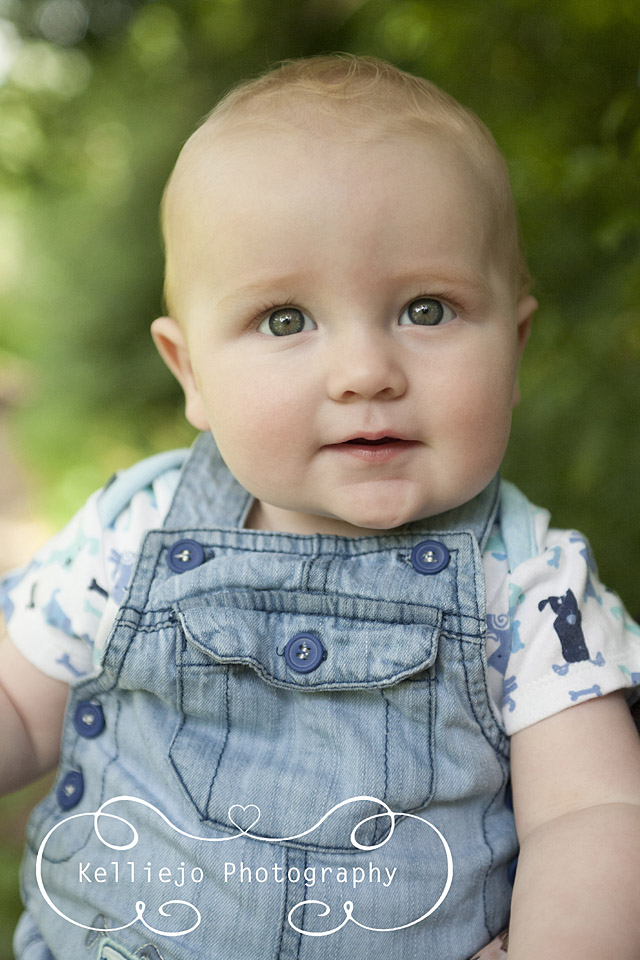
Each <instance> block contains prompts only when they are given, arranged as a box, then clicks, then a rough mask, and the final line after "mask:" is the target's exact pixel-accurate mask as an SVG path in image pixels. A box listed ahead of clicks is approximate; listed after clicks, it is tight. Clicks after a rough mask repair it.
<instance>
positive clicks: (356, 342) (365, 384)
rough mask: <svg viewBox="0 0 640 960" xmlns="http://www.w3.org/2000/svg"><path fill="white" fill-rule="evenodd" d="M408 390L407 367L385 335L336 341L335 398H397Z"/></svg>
mask: <svg viewBox="0 0 640 960" xmlns="http://www.w3.org/2000/svg"><path fill="white" fill-rule="evenodd" d="M406 389H407V380H406V374H405V371H404V369H403V368H402V365H401V363H400V362H399V360H398V358H397V357H396V356H395V353H394V350H393V348H392V346H391V345H390V344H389V343H388V342H387V341H386V339H385V338H383V337H373V336H372V337H352V338H351V339H350V341H349V342H348V343H347V342H341V343H340V344H336V347H335V349H334V350H333V351H332V355H331V357H330V359H329V363H328V393H329V396H330V397H331V398H332V399H333V400H339V401H343V402H344V401H349V400H355V399H366V400H372V399H374V398H376V399H379V400H393V399H395V398H396V397H399V396H402V394H403V393H404V392H405V390H406Z"/></svg>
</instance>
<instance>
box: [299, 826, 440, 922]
mask: <svg viewBox="0 0 640 960" xmlns="http://www.w3.org/2000/svg"><path fill="white" fill-rule="evenodd" d="M379 816H381V817H385V816H386V814H385V813H381V814H375V815H374V816H372V817H367V818H366V819H365V820H361V821H360V823H359V824H358V826H357V827H356V828H355V829H356V830H357V829H358V827H361V826H362V824H363V823H367V821H369V820H376V819H377V818H378V817H379ZM396 816H402V817H407V818H411V819H412V820H420V822H421V823H424V824H426V825H427V826H428V827H430V828H431V830H433V831H434V832H435V833H436V834H437V836H438V839H439V840H440V842H441V843H442V846H443V848H444V852H445V856H446V858H447V879H446V881H445V884H444V887H443V888H442V892H441V894H440V896H439V897H438V899H437V900H436V902H435V903H434V905H433V906H432V907H430V908H429V910H427V912H426V913H423V914H422V916H420V917H418V918H417V919H416V920H410V921H409V923H403V924H402V925H401V926H399V927H368V926H367V925H366V924H365V923H360V921H359V920H356V919H355V917H354V916H353V903H352V901H351V900H345V902H344V903H343V904H342V909H343V910H344V920H343V921H342V923H340V924H338V926H337V927H333V928H332V929H331V930H321V931H320V930H318V931H313V930H303V929H302V928H301V927H297V926H296V924H295V923H294V922H293V919H292V917H293V915H294V913H295V912H296V910H300V909H302V908H303V907H304V906H305V905H306V904H318V905H319V906H321V907H324V909H323V910H322V911H321V912H319V913H318V916H319V917H326V916H327V914H328V913H330V912H331V907H329V905H328V904H326V903H324V902H323V901H322V900H303V901H301V902H300V903H297V904H296V905H295V907H292V908H291V910H290V911H289V914H288V917H287V919H288V921H289V925H290V926H292V927H293V929H294V930H296V931H297V932H298V933H302V934H303V935H304V936H305V937H330V936H331V935H332V934H334V933H337V932H338V930H342V928H343V927H344V926H346V924H347V923H355V925H356V926H357V927H360V928H361V929H362V930H369V931H371V932H372V933H393V932H395V931H396V930H406V928H407V927H413V926H415V925H416V923H420V922H421V921H422V920H426V918H427V917H429V916H431V914H432V913H435V912H436V910H437V909H438V907H439V906H440V904H441V903H442V902H443V900H444V898H445V897H446V896H447V894H448V893H449V890H450V889H451V884H452V882H453V857H452V856H451V849H450V848H449V844H448V843H447V841H446V839H445V837H444V836H443V834H442V833H440V831H439V830H438V828H437V827H435V826H434V825H433V824H432V823H431V822H430V821H429V820H425V819H424V817H418V816H417V815H416V814H414V813H403V814H396ZM351 837H352V840H353V834H352V835H351ZM387 839H388V838H387ZM362 849H364V848H362Z"/></svg>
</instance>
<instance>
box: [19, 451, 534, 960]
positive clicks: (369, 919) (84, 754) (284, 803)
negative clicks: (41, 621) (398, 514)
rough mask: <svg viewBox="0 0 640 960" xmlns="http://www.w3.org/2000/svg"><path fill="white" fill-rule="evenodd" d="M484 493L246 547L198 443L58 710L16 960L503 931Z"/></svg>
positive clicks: (510, 850)
mask: <svg viewBox="0 0 640 960" xmlns="http://www.w3.org/2000/svg"><path fill="white" fill-rule="evenodd" d="M134 469H135V468H134ZM118 483H119V481H116V484H115V486H116V487H117V485H118ZM499 489H500V483H499V481H498V479H497V478H496V479H495V480H494V481H493V482H492V483H491V484H490V485H489V486H488V487H487V488H486V489H485V490H484V491H483V492H482V493H481V494H480V495H479V496H478V497H476V499H475V500H473V501H472V502H471V503H469V504H466V505H465V506H463V507H460V508H458V509H457V510H454V511H452V512H450V513H448V514H446V515H443V516H440V517H437V518H434V519H431V520H428V521H420V522H417V523H414V524H410V525H408V526H407V527H405V528H402V530H401V532H396V533H393V534H382V535H380V536H372V537H363V538H357V539H350V538H341V537H333V536H324V535H322V536H321V535H317V536H299V535H294V534H284V533H273V532H261V531H254V530H245V529H243V522H244V519H245V517H246V516H247V514H248V511H249V509H250V506H251V503H252V499H251V496H250V495H249V494H248V493H247V492H246V491H245V490H244V489H243V488H242V487H240V485H239V484H238V483H237V482H236V481H235V479H234V478H233V477H232V476H231V474H230V473H229V471H228V469H227V468H226V466H225V465H224V463H223V461H222V460H221V458H220V456H219V454H218V452H217V450H216V449H215V446H214V444H213V441H212V438H211V437H210V435H208V434H206V435H202V436H201V437H200V438H199V440H198V442H197V443H196V445H195V446H194V448H193V450H192V452H191V454H190V455H189V458H188V460H187V462H186V464H185V466H184V468H183V471H182V475H181V480H180V482H179V485H178V488H177V492H176V495H175V498H174V501H173V504H172V507H171V509H170V511H169V514H168V516H167V519H166V522H165V526H164V528H163V529H162V530H159V531H151V532H150V533H148V534H147V536H146V538H145V540H144V544H143V548H142V551H141V554H140V557H139V561H138V564H137V567H136V570H135V572H134V575H133V579H132V582H131V584H130V587H129V592H128V594H127V597H126V598H125V601H124V603H123V605H122V606H121V608H120V611H119V613H118V616H117V618H116V622H115V624H114V627H113V630H112V632H111V635H110V637H109V640H108V642H107V645H106V648H105V651H104V654H103V658H102V669H101V671H100V673H99V674H98V675H97V676H93V677H91V678H89V679H84V680H82V681H81V682H79V683H78V684H77V686H75V687H74V688H73V689H72V691H71V696H70V702H69V705H68V709H67V714H66V720H65V728H64V736H63V744H62V756H61V763H60V770H59V774H58V779H57V782H56V785H55V786H54V788H53V790H52V792H51V794H50V795H49V796H48V797H47V798H46V799H45V800H44V801H43V802H42V803H41V804H40V805H39V807H38V808H37V809H36V810H35V812H34V813H33V815H32V817H31V821H30V824H29V828H28V850H27V854H26V857H25V863H24V866H23V874H22V883H23V895H24V898H25V903H26V906H27V911H28V912H27V913H26V914H24V915H23V918H22V920H21V922H20V925H19V927H18V930H17V932H16V938H15V949H16V955H17V957H18V958H19V960H51V957H55V958H59V960H82V958H85V957H87V958H92V960H95V958H101V960H119V958H122V957H129V958H130V957H137V958H142V957H144V958H147V960H158V958H162V960H196V958H197V960H294V958H295V960H319V958H323V960H324V958H336V960H337V958H341V960H360V958H367V960H369V958H371V957H372V956H384V957H385V958H386V960H408V958H413V957H416V958H421V960H422V958H433V960H465V958H467V957H469V956H471V954H473V953H474V951H475V950H477V949H478V948H479V947H481V946H482V945H483V944H484V943H486V942H487V941H488V940H489V939H490V938H491V937H493V936H494V935H495V934H496V933H497V932H498V931H499V930H500V929H501V928H503V927H504V926H505V924H506V921H507V918H508V911H509V901H510V896H511V885H510V883H509V879H508V875H507V873H508V865H509V863H510V861H511V860H512V858H513V857H514V854H515V852H516V849H517V843H516V835H515V828H514V824H513V816H512V813H511V812H510V811H509V809H508V807H507V805H506V804H505V790H506V786H507V781H508V777H509V769H508V756H509V750H508V741H507V738H506V736H505V735H504V733H503V731H502V730H501V728H500V726H499V725H498V723H497V722H496V720H495V718H494V715H493V713H492V710H491V707H490V704H489V699H488V692H487V680H486V661H485V598H484V576H483V568H482V558H481V550H482V548H483V546H484V544H485V542H486V540H487V537H488V535H489V532H490V530H491V526H492V523H493V520H494V517H495V515H496V511H497V509H498V499H499ZM107 494H108V491H107ZM107 494H105V496H107ZM116 497H117V491H116ZM101 805H103V806H102V808H101ZM99 808H101V812H100V815H95V814H96V811H98V810H99ZM393 814H396V815H397V814H404V816H393ZM420 918H423V919H420ZM415 921H419V922H417V923H416V922H415Z"/></svg>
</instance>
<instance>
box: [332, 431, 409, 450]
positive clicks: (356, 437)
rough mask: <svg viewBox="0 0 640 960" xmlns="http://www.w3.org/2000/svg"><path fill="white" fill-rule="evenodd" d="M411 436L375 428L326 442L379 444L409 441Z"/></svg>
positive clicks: (337, 443)
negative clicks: (374, 429)
mask: <svg viewBox="0 0 640 960" xmlns="http://www.w3.org/2000/svg"><path fill="white" fill-rule="evenodd" d="M411 442H413V441H412V440H411V438H409V437H407V436H405V434H402V433H396V432H395V431H394V430H377V431H375V432H371V431H368V430H365V431H363V432H362V433H353V434H351V435H350V436H348V437H345V438H344V440H338V441H337V442H336V443H332V444H327V446H332V447H333V446H339V445H340V444H342V443H351V444H358V443H360V444H366V445H371V446H380V445H382V444H384V443H411Z"/></svg>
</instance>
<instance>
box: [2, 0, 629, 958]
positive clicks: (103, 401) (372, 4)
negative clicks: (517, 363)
mask: <svg viewBox="0 0 640 960" xmlns="http://www.w3.org/2000/svg"><path fill="white" fill-rule="evenodd" d="M332 50H347V51H351V52H354V53H366V54H373V55H377V56H380V57H383V58H385V59H388V60H391V61H393V62H394V63H395V64H397V65H398V66H399V67H402V68H404V69H406V70H409V71H411V72H414V73H418V74H422V75H424V76H427V77H429V78H430V79H432V80H434V81H435V82H436V83H438V84H440V85H441V86H443V87H444V88H445V89H447V90H449V91H450V92H451V93H453V94H454V95H455V96H456V97H458V98H459V99H460V100H461V101H462V102H464V103H466V104H467V105H468V106H470V107H471V108H473V109H474V110H475V111H476V112H477V113H478V114H479V115H480V116H481V117H482V118H483V119H484V120H485V122H486V123H487V124H488V126H489V127H490V128H491V129H492V130H493V132H494V134H495V136H496V138H497V140H498V142H499V143H500V144H501V146H502V147H503V149H504V151H505V153H506V155H507V158H508V160H509V163H510V168H511V171H512V179H513V184H514V190H515V193H516V199H517V202H518V206H519V210H520V216H521V222H522V227H523V234H524V237H525V246H526V249H527V253H528V259H529V263H530V268H531V271H532V274H533V276H534V277H535V288H534V292H535V293H536V295H537V296H538V298H539V300H540V304H541V306H540V311H539V314H538V318H537V321H536V326H535V330H534V334H533V337H532V341H531V343H530V345H529V347H528V349H527V354H526V357H525V363H524V368H523V374H522V387H523V403H522V405H521V407H520V409H519V410H518V411H517V414H516V418H515V424H514V431H513V441H512V445H511V448H510V452H509V455H508V458H507V463H506V464H505V473H506V474H507V475H508V476H509V477H510V478H512V479H514V480H515V481H516V482H517V483H519V484H520V485H521V486H522V488H523V489H524V490H525V491H526V492H527V493H528V494H529V496H530V497H531V498H532V499H534V500H535V501H537V502H539V503H541V504H543V505H545V506H547V507H549V508H551V509H552V512H553V514H554V519H555V521H556V522H557V523H558V524H559V525H563V526H575V527H578V528H580V529H583V530H584V532H585V533H587V534H588V535H589V537H590V538H591V540H592V543H593V546H594V550H595V553H596V556H597V557H598V560H599V564H600V569H601V574H602V576H603V579H604V580H605V582H607V583H610V584H611V585H612V586H614V587H615V588H616V589H618V590H619V591H620V592H621V593H622V595H623V597H624V599H625V600H626V602H627V604H628V606H629V607H630V609H631V610H632V612H635V613H637V612H639V611H640V599H639V597H638V593H639V590H638V587H639V584H640V523H639V517H638V513H639V511H638V506H639V504H640V499H639V497H638V492H637V487H638V477H639V476H640V429H639V424H638V413H639V411H640V403H639V398H640V320H639V313H640V180H639V170H640V89H639V86H638V82H639V73H638V71H639V67H640V5H639V4H638V3H637V0H494V2H492V3H490V4H488V3H479V2H477V0H400V2H391V0H251V2H249V0H156V2H151V0H149V2H145V0H0V313H1V316H2V323H1V327H0V377H1V374H2V370H3V369H6V368H7V366H8V365H11V363H14V364H15V361H16V359H19V360H21V361H23V362H26V363H27V366H28V370H29V371H30V373H29V377H28V382H27V387H28V389H27V390H26V393H27V396H28V402H25V403H24V404H23V406H22V408H21V409H20V410H19V411H18V415H17V417H16V418H15V435H16V437H18V438H19V441H20V443H21V445H22V449H23V452H24V455H25V456H26V457H27V458H28V460H29V462H30V463H31V464H32V466H33V467H34V468H35V470H36V472H37V473H38V475H39V476H40V477H41V478H42V495H43V504H44V505H45V507H46V510H47V511H48V513H49V515H50V516H53V517H55V518H57V519H59V520H63V519H66V517H68V516H69V515H70V514H71V512H72V511H73V510H74V509H76V508H77V507H78V506H79V504H80V503H81V501H82V499H83V498H84V497H85V496H86V495H87V494H88V493H89V492H90V491H91V490H93V489H94V488H95V487H97V486H99V485H100V484H101V483H102V482H103V481H104V479H105V478H106V476H108V474H109V473H110V472H111V471H112V470H113V469H115V468H116V467H120V466H124V465H126V464H127V463H130V462H133V461H134V460H135V459H136V458H138V457H139V456H141V455H145V454H148V453H150V452H152V451H154V450H156V449H162V448H165V447H168V446H171V445H183V444H184V443H185V442H189V440H190V438H191V436H192V432H191V431H190V429H189V428H188V427H187V426H185V424H184V421H183V417H182V409H181V403H180V396H179V393H178V389H177V387H176V386H175V384H174V383H173V381H172V379H171V378H170V376H169V374H168V373H167V372H166V371H165V370H164V368H163V367H162V365H161V363H160V361H159V359H157V358H156V357H155V354H154V351H153V348H152V345H151V342H150V338H149V335H148V326H149V323H150V321H151V320H152V319H153V317H154V316H155V315H157V314H158V313H159V312H160V310H161V308H162V305H161V287H162V254H161V244H160V239H159V231H158V228H157V208H158V203H159V199H160V195H161V191H162V187H163V184H164V182H165V179H166V177H167V175H168V173H169V171H170V169H171V166H172V164H173V162H174V160H175V157H176V155H177V152H178V150H179V148H180V146H181V144H182V143H183V142H184V140H185V139H186V137H187V136H188V135H189V133H190V132H191V131H192V129H193V128H194V127H195V125H196V124H197V122H198V121H199V119H200V118H201V117H202V116H203V115H204V114H205V113H207V112H208V110H209V109H210V108H211V107H212V105H213V104H214V103H215V101H216V99H217V98H218V97H219V95H220V94H221V93H222V92H224V91H225V90H226V89H227V88H228V87H229V86H230V85H232V84H233V83H234V82H236V81H237V80H239V79H241V78H244V77H247V76H250V75H254V74H256V73H258V72H260V71H262V70H263V69H264V68H265V67H267V66H269V65H272V64H274V63H276V62H277V61H278V60H280V59H282V58H285V57H298V56H306V55H311V54H314V53H320V52H327V51H332ZM3 866H4V871H5V872H4V873H0V881H1V882H2V883H3V884H4V885H3V886H2V887H1V888H0V889H1V891H2V897H0V899H2V901H3V903H4V904H5V914H6V913H7V912H8V914H9V919H7V917H6V916H5V914H3V915H2V916H0V923H2V924H4V925H5V926H4V927H2V928H1V930H0V938H3V937H4V935H5V928H8V925H10V922H12V921H11V915H12V913H13V912H14V911H15V903H14V901H13V900H11V897H10V895H9V894H6V896H5V892H4V886H6V882H5V880H4V879H3V878H4V877H5V876H6V875H7V874H6V871H7V870H8V871H9V875H10V876H11V877H13V876H14V871H15V852H14V851H13V850H10V851H9V852H5V853H4V854H3ZM7 898H8V899H7ZM14 899H15V898H14ZM7 950H8V948H7ZM5 956H7V957H8V956H9V954H8V952H5V953H2V947H1V946H0V960H3V958H4V957H5Z"/></svg>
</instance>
